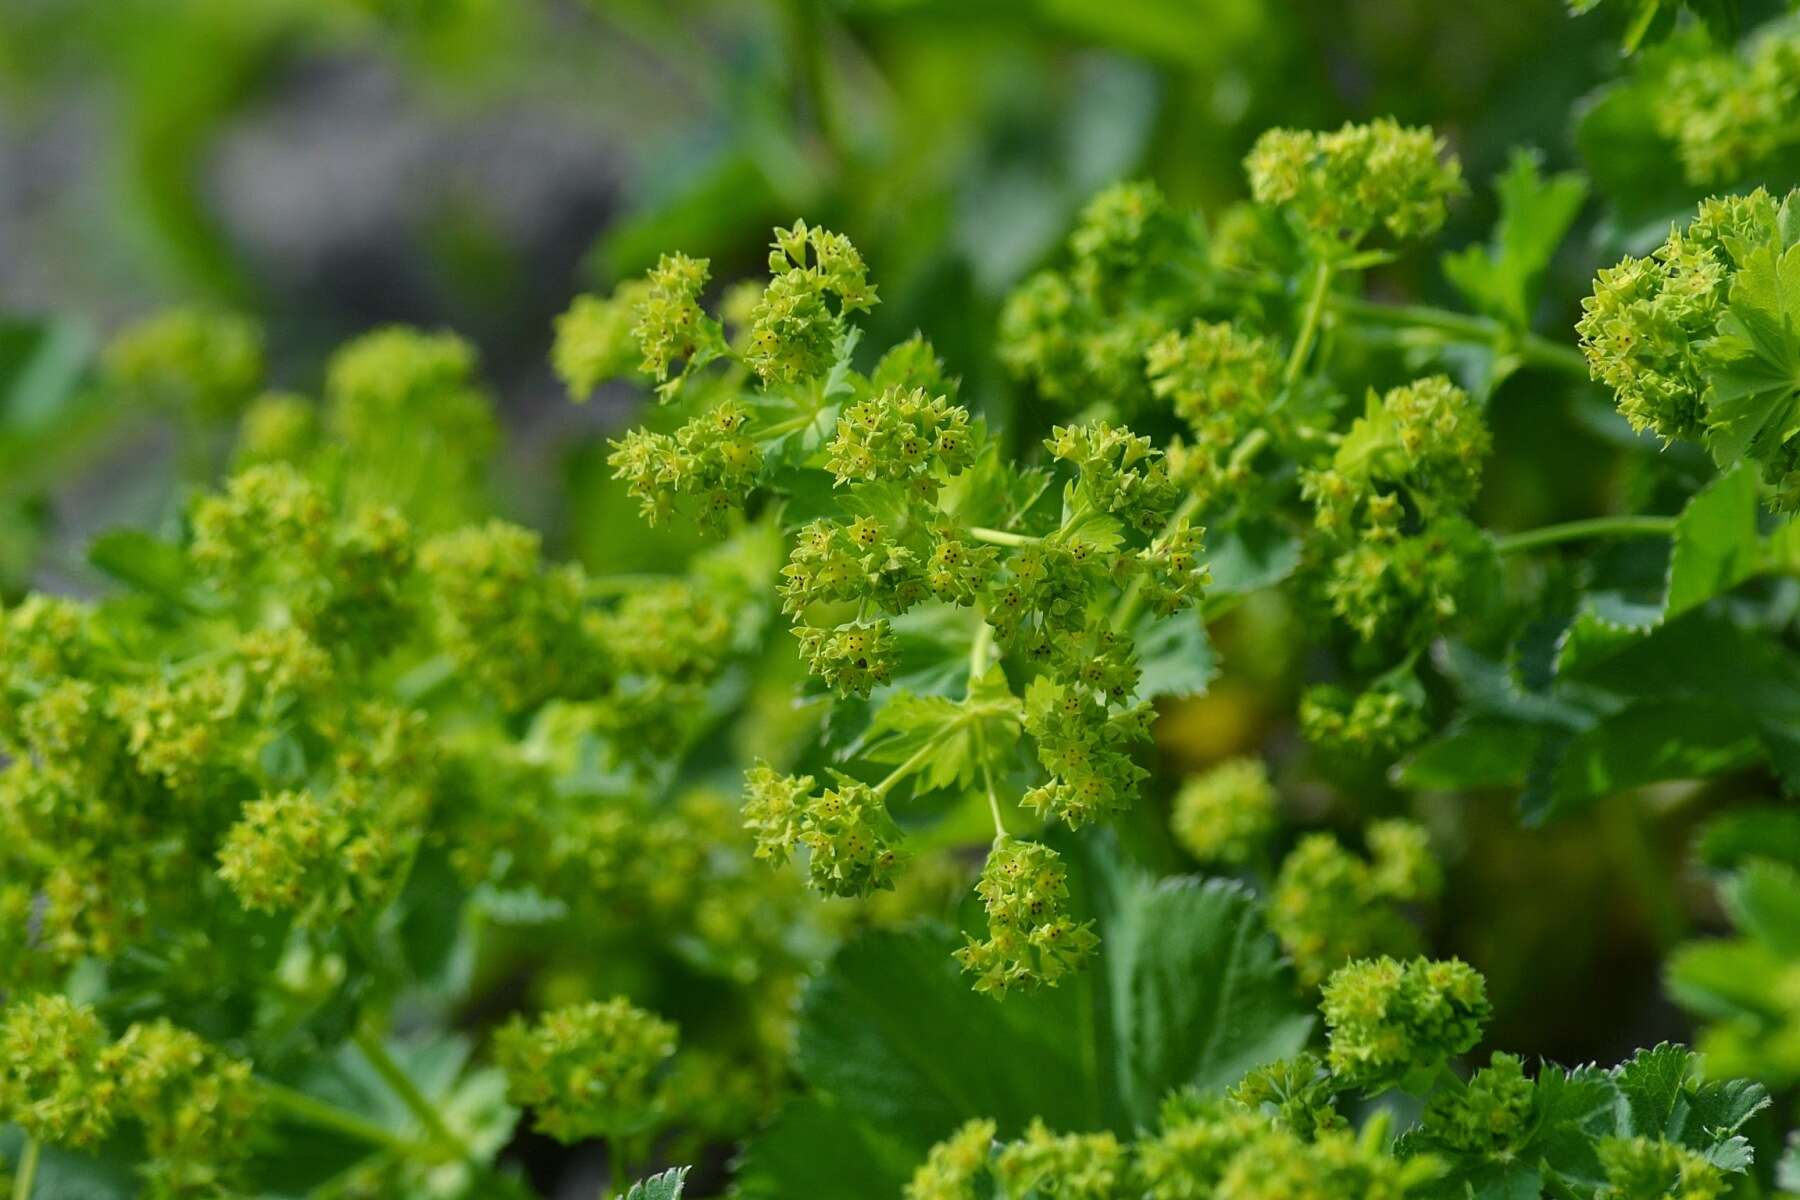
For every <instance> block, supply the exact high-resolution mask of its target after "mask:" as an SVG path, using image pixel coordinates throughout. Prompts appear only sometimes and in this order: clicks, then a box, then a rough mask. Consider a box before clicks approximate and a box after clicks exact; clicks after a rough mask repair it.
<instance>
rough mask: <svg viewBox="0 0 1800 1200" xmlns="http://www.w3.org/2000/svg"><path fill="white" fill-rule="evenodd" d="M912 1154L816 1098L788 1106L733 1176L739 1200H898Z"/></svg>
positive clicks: (748, 1149)
mask: <svg viewBox="0 0 1800 1200" xmlns="http://www.w3.org/2000/svg"><path fill="white" fill-rule="evenodd" d="M919 1157H920V1155H919V1151H918V1149H917V1147H916V1146H914V1145H912V1144H911V1143H910V1142H907V1141H905V1140H902V1139H896V1138H894V1137H890V1136H888V1135H887V1134H886V1133H884V1132H883V1131H882V1130H881V1129H879V1128H877V1127H875V1126H874V1125H871V1124H870V1123H868V1122H866V1121H861V1120H858V1119H857V1118H856V1117H855V1116H854V1115H852V1114H849V1113H846V1112H845V1111H844V1110H843V1108H842V1107H841V1106H839V1105H836V1104H833V1103H832V1102H831V1101H829V1100H827V1099H825V1098H823V1097H817V1096H807V1097H802V1098H800V1099H796V1100H790V1101H789V1102H788V1103H787V1105H786V1106H784V1107H783V1108H782V1110H781V1111H780V1112H779V1113H777V1114H776V1116H775V1119H774V1120H773V1121H771V1122H770V1123H769V1125H768V1126H767V1127H766V1128H765V1129H763V1130H762V1132H760V1133H759V1134H757V1135H756V1137H755V1138H753V1139H751V1141H750V1144H749V1145H748V1146H747V1147H745V1149H744V1153H743V1155H742V1156H741V1157H740V1158H739V1159H738V1161H737V1164H736V1169H735V1170H734V1171H733V1172H732V1194H733V1195H734V1196H738V1197H742V1198H743V1200H792V1198H793V1197H795V1196H898V1195H899V1194H900V1191H901V1189H902V1188H904V1187H905V1186H906V1181H907V1180H908V1179H909V1178H911V1176H912V1170H913V1167H914V1166H915V1165H916V1164H917V1162H918V1159H919Z"/></svg>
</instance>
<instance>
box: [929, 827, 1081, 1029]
mask: <svg viewBox="0 0 1800 1200" xmlns="http://www.w3.org/2000/svg"><path fill="white" fill-rule="evenodd" d="M975 892H976V894H977V895H979V896H980V897H981V903H982V907H983V909H984V910H985V911H986V913H987V936H986V937H983V938H977V937H974V936H973V935H968V944H967V945H965V946H964V947H963V948H962V949H960V950H958V951H957V952H956V961H957V962H959V963H961V964H962V968H963V970H965V971H970V972H973V973H974V974H975V990H976V991H978V992H986V993H992V994H994V995H1004V994H1005V993H1007V992H1013V991H1032V990H1035V989H1036V988H1039V987H1055V986H1056V985H1057V983H1058V982H1059V981H1061V979H1062V977H1063V976H1064V975H1067V974H1068V973H1069V972H1071V971H1075V970H1079V969H1080V968H1081V965H1082V964H1083V963H1084V962H1085V961H1086V960H1087V958H1088V956H1089V955H1090V954H1092V953H1093V950H1094V947H1095V946H1097V945H1098V944H1099V939H1098V938H1096V937H1095V936H1094V932H1093V930H1092V928H1091V927H1090V924H1091V923H1088V922H1080V923H1078V922H1076V921H1074V920H1072V919H1071V918H1070V916H1069V885H1068V869H1067V868H1066V867H1065V866H1064V865H1063V862H1062V856H1061V855H1059V854H1057V853H1056V851H1054V850H1052V849H1050V847H1048V846H1045V845H1044V844H1042V843H1041V842H1022V841H1017V840H1015V839H1013V838H1002V839H1001V840H999V841H997V842H995V843H994V847H993V849H992V850H990V851H989V852H988V858H987V865H986V866H984V867H983V868H982V871H981V881H980V882H979V883H977V884H976V885H975Z"/></svg>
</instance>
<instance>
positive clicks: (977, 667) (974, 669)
mask: <svg viewBox="0 0 1800 1200" xmlns="http://www.w3.org/2000/svg"><path fill="white" fill-rule="evenodd" d="M993 645H994V627H993V626H992V625H989V624H988V623H987V618H986V617H982V618H981V628H980V629H977V630H976V631H975V640H974V641H973V642H971V643H970V644H969V683H970V684H971V685H973V684H974V682H975V680H976V679H977V678H979V677H980V675H981V673H982V672H983V671H985V670H987V656H988V651H989V650H990V649H991V648H992V647H993Z"/></svg>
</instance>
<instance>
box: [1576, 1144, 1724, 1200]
mask: <svg viewBox="0 0 1800 1200" xmlns="http://www.w3.org/2000/svg"><path fill="white" fill-rule="evenodd" d="M1597 1150H1598V1152H1599V1158H1600V1169H1601V1170H1602V1171H1604V1172H1605V1174H1606V1184H1605V1186H1603V1187H1601V1188H1600V1190H1599V1191H1597V1192H1595V1193H1594V1195H1595V1200H1637V1198H1638V1197H1641V1196H1650V1197H1663V1196H1668V1197H1673V1198H1674V1200H1722V1197H1724V1196H1726V1195H1728V1194H1730V1193H1731V1191H1732V1190H1733V1189H1732V1181H1731V1180H1730V1179H1729V1178H1727V1177H1726V1175H1725V1172H1724V1171H1722V1170H1721V1169H1720V1168H1719V1166H1718V1164H1716V1163H1714V1162H1712V1161H1711V1160H1709V1159H1708V1158H1707V1157H1706V1156H1705V1155H1704V1154H1701V1153H1700V1152H1699V1151H1697V1150H1693V1149H1690V1148H1689V1147H1687V1146H1683V1145H1682V1144H1681V1143H1679V1142H1672V1141H1669V1140H1668V1139H1666V1138H1660V1137H1654V1138H1653V1137H1646V1136H1643V1135H1641V1134H1640V1135H1638V1136H1636V1137H1629V1138H1606V1139H1603V1140H1602V1141H1601V1142H1600V1144H1599V1146H1598V1147H1597Z"/></svg>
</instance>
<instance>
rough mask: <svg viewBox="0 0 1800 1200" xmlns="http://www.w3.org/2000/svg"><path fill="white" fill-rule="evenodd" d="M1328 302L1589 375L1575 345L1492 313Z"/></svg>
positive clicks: (1373, 319) (1354, 300) (1357, 314)
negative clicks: (1478, 314) (1516, 326)
mask: <svg viewBox="0 0 1800 1200" xmlns="http://www.w3.org/2000/svg"><path fill="white" fill-rule="evenodd" d="M1330 304H1331V307H1332V309H1333V310H1334V311H1336V312H1340V313H1342V314H1344V315H1345V316H1347V317H1350V318H1351V319H1352V320H1356V321H1361V322H1364V323H1365V324H1370V325H1391V326H1396V327H1399V328H1412V329H1430V330H1433V331H1435V332H1437V333H1441V334H1443V335H1445V336H1446V337H1447V338H1451V339H1453V340H1455V341H1459V342H1473V343H1475V344H1476V345H1481V346H1492V347H1494V348H1495V349H1506V350H1511V351H1512V352H1513V353H1515V354H1517V355H1518V356H1519V357H1520V358H1521V359H1523V360H1524V361H1525V362H1527V363H1529V364H1531V365H1532V366H1534V367H1543V368H1544V369H1546V370H1550V371H1560V372H1561V373H1563V374H1565V375H1572V376H1575V377H1576V378H1579V379H1587V378H1588V377H1589V376H1588V365H1587V359H1585V358H1583V357H1582V354H1581V351H1579V350H1577V349H1575V347H1573V346H1566V345H1564V344H1562V343H1561V342H1553V341H1551V340H1550V339H1549V338H1546V337H1540V336H1539V335H1537V334H1535V333H1531V332H1528V331H1527V332H1523V333H1521V332H1519V331H1518V330H1515V329H1513V328H1512V327H1510V326H1508V325H1505V324H1503V323H1501V322H1499V321H1496V320H1494V319H1493V318H1491V317H1473V316H1469V315H1467V314H1465V313H1458V312H1451V311H1450V310H1448V309H1444V308H1434V307H1432V306H1431V305H1428V304H1380V303H1377V302H1375V301H1373V300H1364V299H1362V298H1360V297H1357V296H1342V295H1340V296H1334V297H1331V299H1330Z"/></svg>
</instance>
